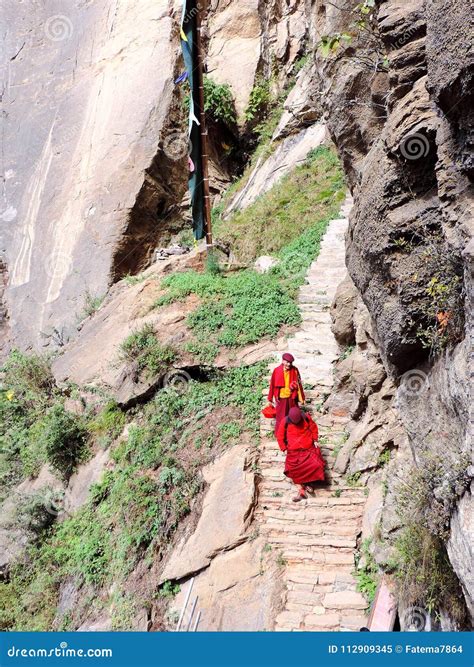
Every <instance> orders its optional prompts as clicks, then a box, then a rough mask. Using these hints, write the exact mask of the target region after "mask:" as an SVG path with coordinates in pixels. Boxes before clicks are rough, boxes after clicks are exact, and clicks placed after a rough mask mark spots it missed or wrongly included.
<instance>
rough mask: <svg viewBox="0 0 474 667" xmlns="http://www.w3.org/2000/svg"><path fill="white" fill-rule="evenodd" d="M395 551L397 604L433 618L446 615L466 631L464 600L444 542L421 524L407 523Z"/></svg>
mask: <svg viewBox="0 0 474 667" xmlns="http://www.w3.org/2000/svg"><path fill="white" fill-rule="evenodd" d="M395 547H396V553H397V556H396V561H395V567H396V580H397V594H398V597H399V599H400V601H401V602H402V603H403V604H404V605H405V606H407V607H421V608H422V609H426V610H427V611H428V612H429V613H430V614H433V615H435V616H438V615H439V613H440V612H441V611H444V612H447V613H449V615H450V617H451V618H452V619H453V620H454V621H455V622H456V623H458V624H459V626H460V627H461V628H462V627H465V624H466V620H467V618H466V608H465V604H464V596H463V594H462V591H461V587H460V585H459V581H458V579H457V577H456V575H455V574H454V572H453V569H452V565H451V563H450V561H449V558H448V554H447V552H446V547H445V545H444V543H443V541H442V540H441V539H440V538H439V537H437V536H435V535H432V534H431V533H430V532H429V530H427V529H426V528H425V527H423V526H422V525H421V524H419V523H416V522H413V521H410V522H409V523H408V524H406V525H405V526H403V528H402V530H401V534H400V537H399V538H398V539H397V541H396V543H395Z"/></svg>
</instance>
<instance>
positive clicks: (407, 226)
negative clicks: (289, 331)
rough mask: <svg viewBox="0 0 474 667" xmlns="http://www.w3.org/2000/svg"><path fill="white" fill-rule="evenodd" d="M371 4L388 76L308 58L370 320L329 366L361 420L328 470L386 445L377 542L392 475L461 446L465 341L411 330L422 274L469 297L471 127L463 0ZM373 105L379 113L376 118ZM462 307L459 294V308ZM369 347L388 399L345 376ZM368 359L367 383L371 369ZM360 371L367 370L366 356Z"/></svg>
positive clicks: (456, 529)
mask: <svg viewBox="0 0 474 667" xmlns="http://www.w3.org/2000/svg"><path fill="white" fill-rule="evenodd" d="M348 8H349V3H348V2H342V3H338V7H337V8H336V7H333V8H332V9H331V10H330V11H327V12H326V13H321V16H319V15H318V16H317V17H315V20H314V22H313V23H312V24H311V30H312V34H318V33H319V34H331V32H334V31H336V30H338V31H341V32H342V31H343V30H344V29H345V28H346V27H347V23H346V22H347V16H348V13H347V12H346V11H345V10H346V9H348ZM378 8H379V9H378V17H377V18H378V27H379V30H380V33H381V35H382V39H383V42H384V46H385V49H386V52H387V54H388V60H389V67H388V72H387V74H386V75H382V76H381V77H379V79H378V81H377V83H375V79H376V77H374V78H373V80H372V81H371V82H367V80H366V74H365V73H364V72H363V71H362V70H361V68H359V67H358V65H357V60H352V61H351V59H350V58H348V59H347V60H348V62H347V63H345V64H343V65H342V66H341V58H340V57H337V58H331V57H330V58H328V59H324V60H323V59H318V58H317V59H316V63H317V65H316V71H317V74H318V76H319V77H320V89H321V90H322V91H324V94H323V96H322V98H321V102H322V106H323V109H324V113H325V117H326V118H327V125H328V129H329V132H330V134H331V136H332V137H333V139H334V141H335V142H336V144H337V145H338V148H339V151H340V152H341V154H342V158H343V161H344V167H345V170H346V175H347V177H348V179H349V182H350V184H351V186H352V193H353V196H354V199H355V206H354V210H353V213H352V215H351V219H350V226H349V233H348V235H347V264H348V269H349V273H350V275H351V277H352V279H353V280H354V283H355V284H356V286H357V288H358V290H359V292H360V293H361V294H362V298H363V300H364V303H365V305H366V306H367V308H368V311H369V313H370V318H371V324H372V325H373V327H372V331H373V333H372V334H371V335H370V337H369V338H368V340H367V341H365V342H364V341H362V340H360V341H357V340H356V349H355V351H354V352H353V355H354V356H353V359H352V360H350V357H349V358H348V359H345V360H344V361H342V362H341V363H340V364H338V368H337V370H336V378H337V381H336V390H337V393H336V394H334V395H333V396H332V397H331V398H330V399H329V401H328V402H327V405H333V406H334V405H339V406H341V407H346V408H347V409H349V410H351V412H352V415H353V416H354V417H355V418H356V419H360V421H359V423H358V424H357V425H356V427H355V428H354V429H353V430H352V433H351V438H350V439H349V441H348V443H346V445H345V446H344V447H343V449H342V450H341V452H340V454H339V456H338V460H337V465H336V469H337V470H339V471H342V470H347V471H352V472H353V471H355V470H359V471H362V470H364V469H366V470H372V469H373V466H374V463H375V457H376V454H377V452H380V447H381V444H382V441H385V443H386V445H385V446H389V447H390V448H391V447H392V446H393V445H394V446H395V450H398V452H396V453H395V450H394V452H393V457H392V458H393V459H394V460H393V461H391V462H390V464H389V470H388V473H387V486H388V490H387V494H386V496H385V498H384V507H383V511H382V516H381V528H382V535H383V537H384V538H385V539H388V540H389V541H390V536H391V535H392V533H393V534H395V533H396V531H397V529H398V528H400V518H399V517H398V516H397V512H396V504H397V500H396V493H395V490H394V487H395V486H396V480H397V478H398V477H400V478H404V476H406V474H408V473H409V469H410V466H411V465H413V463H414V461H416V464H417V465H418V466H423V465H425V461H429V460H430V459H433V458H435V459H439V460H443V466H442V467H443V469H444V470H446V475H447V474H448V473H447V471H448V470H452V469H453V466H455V465H458V466H459V463H460V462H461V461H462V460H463V459H462V457H463V452H467V450H468V448H469V446H468V445H467V439H468V438H469V436H468V435H467V434H468V432H469V429H468V423H469V417H468V410H467V405H468V399H467V392H468V389H467V388H468V387H469V379H468V373H467V364H466V359H467V357H468V353H467V348H466V345H467V343H466V342H459V339H460V338H462V326H461V333H459V330H458V333H457V334H456V335H453V337H452V340H451V343H450V345H448V347H449V348H450V349H448V351H445V352H442V353H441V354H439V355H438V359H437V360H435V358H434V357H433V356H431V357H430V358H429V359H428V350H427V349H425V348H423V347H422V345H421V343H420V339H419V337H417V335H416V332H417V330H418V332H419V328H418V329H417V327H420V326H421V328H422V329H423V328H426V326H427V325H428V324H429V323H431V324H432V325H433V326H436V322H435V321H434V317H433V318H432V319H431V320H430V319H429V318H428V319H427V318H426V314H427V313H428V312H429V309H430V307H432V299H431V297H430V296H429V295H428V292H427V286H428V284H429V282H430V280H431V279H432V278H433V276H437V275H438V276H439V279H441V280H443V281H445V282H446V283H449V281H450V280H451V279H453V277H454V275H457V278H455V280H459V282H460V284H461V283H462V282H463V280H464V285H463V289H464V291H465V293H466V294H467V295H470V294H471V293H472V284H473V283H472V270H471V269H470V268H469V265H470V264H471V266H472V256H473V253H472V250H470V249H469V239H470V237H471V236H472V231H473V227H472V220H473V219H474V217H473V208H474V204H473V198H472V186H471V184H470V180H472V164H473V162H472V155H469V153H470V147H468V144H469V141H470V140H469V139H468V136H469V130H468V129H467V128H468V127H469V125H472V108H473V105H472V90H473V87H472V76H473V60H472V53H471V45H470V42H469V39H468V38H467V34H466V31H465V26H466V25H467V23H468V22H469V19H468V17H467V5H466V4H465V3H463V2H462V0H453V2H452V6H451V7H450V12H449V17H448V16H447V15H446V13H445V12H443V10H442V8H441V7H440V6H439V5H438V4H437V3H434V2H422V1H421V0H409V1H408V0H407V2H399V0H385V1H383V2H381V3H379V5H378ZM448 44H449V48H448V46H447V45H448ZM352 46H353V45H351V48H352ZM364 46H365V48H368V47H369V46H370V44H369V42H366V43H365V44H364V45H361V44H358V45H357V51H358V55H359V56H362V54H363V53H364ZM328 82H330V85H329V83H328ZM354 99H357V104H355V105H354V104H353V102H354ZM343 101H344V102H343ZM358 105H360V107H359V108H362V106H363V107H364V108H365V111H364V113H363V114H361V115H360V117H358V116H357V114H355V113H354V109H355V108H356V107H357V106H358ZM377 108H378V109H380V110H381V111H382V110H383V111H382V112H381V113H380V114H378V113H377ZM362 116H363V117H362ZM471 246H472V242H471ZM448 255H449V256H450V257H452V262H453V263H452V265H450V266H449V267H446V266H442V260H441V261H440V259H439V258H443V257H446V256H448ZM423 257H424V258H425V260H426V261H424V260H422V258H423ZM453 267H456V268H455V269H454V268H453ZM463 269H464V276H463V275H462V274H463ZM441 276H442V277H441ZM472 305H473V304H472V297H471V296H468V300H467V302H466V304H465V308H466V311H468V310H469V309H472ZM463 307H464V306H463V303H462V301H461V300H459V301H458V302H457V304H456V305H455V306H453V309H454V310H455V313H456V315H457V316H459V317H460V318H461V320H462V317H463V312H462V310H463ZM423 317H425V319H423ZM471 328H472V322H471V321H469V322H468V326H467V327H466V331H465V335H466V339H467V340H468V339H469V338H471V339H472V334H471ZM372 344H375V347H376V350H377V352H378V353H379V355H380V357H381V359H382V361H383V364H384V368H385V371H386V372H387V373H388V374H389V375H390V376H391V377H392V379H395V383H396V385H398V384H399V382H400V376H402V377H401V382H400V387H399V389H398V391H397V393H396V394H393V396H392V398H391V399H390V400H387V399H388V398H389V396H388V394H387V385H382V387H381V388H380V387H378V386H374V387H373V388H372V389H371V390H370V391H367V390H366V388H365V387H366V386H367V385H365V386H364V389H363V390H362V392H361V391H360V389H359V388H357V383H356V382H353V380H352V377H351V375H352V373H353V372H354V371H355V374H356V375H357V376H358V377H359V378H361V377H362V373H363V371H362V368H363V366H362V363H359V362H361V361H362V360H363V359H364V355H365V354H366V351H367V348H368V347H370V346H371V345H372ZM351 356H352V355H351ZM349 360H350V361H349ZM374 361H375V360H374ZM372 368H373V371H374V372H375V375H374V380H375V378H376V377H377V370H376V364H375V365H374V366H373V367H372ZM367 372H368V374H371V373H372V369H371V366H370V365H368V366H367ZM404 373H406V375H404ZM380 377H381V376H380ZM371 392H375V394H372V396H371V395H370V394H371ZM383 395H385V400H381V398H382V396H383ZM447 424H448V425H449V427H446V425H447ZM392 431H393V433H394V434H395V437H393V433H392ZM403 431H405V436H404V435H403ZM471 437H472V436H471ZM390 442H392V443H393V444H390ZM349 450H350V451H349ZM464 498H466V495H464V496H463V500H462V501H461V502H465V500H464ZM366 524H367V522H366ZM366 528H368V526H367V525H366ZM451 531H452V534H451V542H450V543H453V544H456V548H455V549H454V550H453V551H452V552H451V555H450V557H452V559H453V567H454V569H455V571H456V573H457V574H458V576H459V577H460V580H461V582H462V584H463V589H464V592H465V594H466V601H467V604H468V606H469V607H470V608H471V610H472V597H471V596H472V593H469V591H470V590H471V583H470V582H468V581H467V580H466V577H467V572H466V570H465V568H464V567H463V566H462V565H461V562H462V561H463V560H464V558H465V557H466V556H465V548H464V547H463V546H462V545H463V543H464V542H463V537H462V531H461V529H460V522H459V514H458V513H455V514H454V517H453V520H452V525H451ZM388 551H389V549H388V547H380V549H378V547H377V549H376V550H375V557H376V559H377V560H378V561H379V562H380V563H382V562H386V559H387V557H388ZM461 553H462V554H463V555H462V556H461Z"/></svg>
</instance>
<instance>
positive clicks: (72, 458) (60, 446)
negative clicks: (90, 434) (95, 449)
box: [38, 404, 89, 479]
mask: <svg viewBox="0 0 474 667" xmlns="http://www.w3.org/2000/svg"><path fill="white" fill-rule="evenodd" d="M38 435H39V438H40V439H41V440H42V442H44V450H45V453H46V458H47V460H48V462H49V463H50V464H51V466H52V468H54V469H55V470H56V471H57V472H59V474H60V475H61V476H62V477H63V478H64V479H68V478H69V477H70V476H71V475H72V473H73V472H74V470H75V469H76V467H77V465H78V464H79V463H82V462H83V461H85V459H86V458H87V456H88V454H89V450H88V447H87V430H86V425H85V423H84V421H83V420H82V419H81V418H80V417H78V416H77V415H73V414H71V413H70V412H67V411H66V410H65V409H64V406H63V405H61V404H56V405H54V406H53V407H52V408H51V410H50V411H49V412H48V413H47V415H46V417H45V418H44V420H43V422H42V424H41V428H40V431H39V434H38Z"/></svg>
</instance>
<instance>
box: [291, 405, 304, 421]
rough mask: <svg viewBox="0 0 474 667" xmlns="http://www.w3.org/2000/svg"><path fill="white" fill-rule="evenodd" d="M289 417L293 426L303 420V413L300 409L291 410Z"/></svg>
mask: <svg viewBox="0 0 474 667" xmlns="http://www.w3.org/2000/svg"><path fill="white" fill-rule="evenodd" d="M288 417H289V418H290V421H291V423H292V424H299V423H300V421H301V420H302V419H303V413H302V412H301V410H300V409H299V408H290V411H289V413H288Z"/></svg>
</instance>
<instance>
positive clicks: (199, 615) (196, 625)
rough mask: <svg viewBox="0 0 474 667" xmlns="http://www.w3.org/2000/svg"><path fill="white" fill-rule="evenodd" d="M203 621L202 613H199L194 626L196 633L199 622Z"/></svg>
mask: <svg viewBox="0 0 474 667" xmlns="http://www.w3.org/2000/svg"><path fill="white" fill-rule="evenodd" d="M200 620H201V612H200V611H198V615H197V617H196V623H195V624H194V628H193V632H196V630H197V629H198V625H199V621H200Z"/></svg>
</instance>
